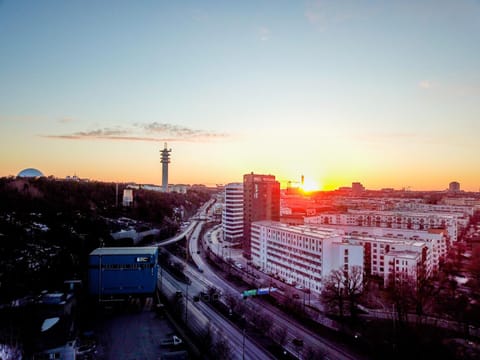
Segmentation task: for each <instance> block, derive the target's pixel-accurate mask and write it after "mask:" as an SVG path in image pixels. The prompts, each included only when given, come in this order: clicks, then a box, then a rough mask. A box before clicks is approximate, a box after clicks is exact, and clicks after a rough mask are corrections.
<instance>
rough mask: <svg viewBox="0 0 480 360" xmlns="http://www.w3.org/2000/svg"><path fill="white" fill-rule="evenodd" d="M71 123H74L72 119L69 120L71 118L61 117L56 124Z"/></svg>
mask: <svg viewBox="0 0 480 360" xmlns="http://www.w3.org/2000/svg"><path fill="white" fill-rule="evenodd" d="M73 121H74V120H73V118H71V117H63V118H61V119H58V122H59V123H60V124H68V123H71V122H73Z"/></svg>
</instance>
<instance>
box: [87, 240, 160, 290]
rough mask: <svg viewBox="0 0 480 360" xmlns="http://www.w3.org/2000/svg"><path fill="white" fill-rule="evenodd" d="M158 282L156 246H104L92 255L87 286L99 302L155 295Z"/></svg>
mask: <svg viewBox="0 0 480 360" xmlns="http://www.w3.org/2000/svg"><path fill="white" fill-rule="evenodd" d="M157 279H158V248H157V247H111V248H108V247H105V248H98V249H95V250H93V251H92V252H91V253H90V257H89V270H88V287H89V292H90V295H94V296H98V297H99V299H103V298H105V299H106V298H111V297H116V296H118V297H120V296H128V295H145V296H148V295H152V294H153V293H154V292H155V289H156V286H157Z"/></svg>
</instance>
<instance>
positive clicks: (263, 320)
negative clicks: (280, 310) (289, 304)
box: [255, 312, 273, 333]
mask: <svg viewBox="0 0 480 360" xmlns="http://www.w3.org/2000/svg"><path fill="white" fill-rule="evenodd" d="M255 324H256V327H257V329H258V330H260V331H261V332H263V333H267V332H268V331H269V330H270V329H271V327H272V325H273V318H272V317H271V316H270V315H268V314H265V313H264V312H260V313H258V314H257V315H256V320H255Z"/></svg>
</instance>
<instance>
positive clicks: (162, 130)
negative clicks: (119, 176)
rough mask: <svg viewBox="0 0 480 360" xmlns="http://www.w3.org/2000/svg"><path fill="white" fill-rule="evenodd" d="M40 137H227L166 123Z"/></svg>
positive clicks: (206, 138)
mask: <svg viewBox="0 0 480 360" xmlns="http://www.w3.org/2000/svg"><path fill="white" fill-rule="evenodd" d="M41 136H42V137H46V138H51V139H65V140H117V141H118V140H120V141H169V142H172V141H186V142H204V141H209V140H214V139H222V138H226V137H229V135H228V134H224V133H218V132H214V131H205V130H199V129H192V128H189V127H185V126H180V125H175V124H168V123H158V122H152V123H144V124H134V125H132V126H131V127H129V128H123V127H114V128H110V127H106V128H101V129H94V130H88V131H77V132H73V133H69V134H48V135H41Z"/></svg>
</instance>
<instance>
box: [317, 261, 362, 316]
mask: <svg viewBox="0 0 480 360" xmlns="http://www.w3.org/2000/svg"><path fill="white" fill-rule="evenodd" d="M362 291H363V269H362V267H361V266H352V267H351V268H350V269H349V271H344V270H342V269H338V270H333V271H332V272H331V273H330V276H329V277H328V278H327V280H326V282H325V285H324V288H323V291H322V296H321V299H322V300H323V302H324V303H325V305H327V308H328V309H329V311H331V312H336V313H338V315H340V317H342V318H343V317H344V315H345V310H346V308H347V306H348V310H349V312H350V315H351V316H352V317H354V316H355V315H356V309H357V305H358V300H359V298H360V295H361V294H362Z"/></svg>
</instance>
